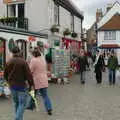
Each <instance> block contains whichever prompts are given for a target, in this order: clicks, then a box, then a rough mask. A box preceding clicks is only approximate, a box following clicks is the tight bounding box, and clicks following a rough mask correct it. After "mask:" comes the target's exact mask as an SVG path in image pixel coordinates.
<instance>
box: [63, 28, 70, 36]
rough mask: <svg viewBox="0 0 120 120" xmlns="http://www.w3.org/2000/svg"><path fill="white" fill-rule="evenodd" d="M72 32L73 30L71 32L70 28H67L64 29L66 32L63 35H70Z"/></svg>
mask: <svg viewBox="0 0 120 120" xmlns="http://www.w3.org/2000/svg"><path fill="white" fill-rule="evenodd" d="M70 34H71V32H70V30H69V29H68V28H66V29H65V30H64V32H63V35H64V36H66V35H70Z"/></svg>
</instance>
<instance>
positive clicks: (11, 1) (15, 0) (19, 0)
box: [3, 0, 25, 4]
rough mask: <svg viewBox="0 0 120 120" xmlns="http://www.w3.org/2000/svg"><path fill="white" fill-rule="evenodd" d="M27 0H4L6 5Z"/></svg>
mask: <svg viewBox="0 0 120 120" xmlns="http://www.w3.org/2000/svg"><path fill="white" fill-rule="evenodd" d="M24 1H25V0H3V2H4V3H6V4H8V3H14V2H24Z"/></svg>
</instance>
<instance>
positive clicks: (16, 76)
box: [4, 47, 34, 120]
mask: <svg viewBox="0 0 120 120" xmlns="http://www.w3.org/2000/svg"><path fill="white" fill-rule="evenodd" d="M20 53H21V52H20V49H19V48H18V47H14V48H13V49H12V54H13V57H12V58H11V59H10V60H9V61H8V62H7V63H6V66H5V71H4V77H5V79H6V80H7V81H8V84H9V87H10V90H11V94H12V96H13V102H14V107H15V120H23V115H24V110H25V104H26V99H27V89H28V87H29V89H33V85H34V84H33V78H32V74H31V71H30V69H29V65H28V64H27V62H26V61H25V60H24V59H23V58H21V56H20ZM28 85H29V86H28Z"/></svg>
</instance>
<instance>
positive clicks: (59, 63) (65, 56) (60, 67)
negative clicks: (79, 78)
mask: <svg viewBox="0 0 120 120" xmlns="http://www.w3.org/2000/svg"><path fill="white" fill-rule="evenodd" d="M52 61H53V67H52V73H53V74H54V75H55V77H57V78H65V77H68V74H69V69H70V51H69V50H64V49H60V48H58V49H56V48H55V49H53V50H52Z"/></svg>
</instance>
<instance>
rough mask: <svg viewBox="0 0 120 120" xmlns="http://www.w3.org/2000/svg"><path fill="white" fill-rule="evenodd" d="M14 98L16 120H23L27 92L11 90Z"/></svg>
mask: <svg viewBox="0 0 120 120" xmlns="http://www.w3.org/2000/svg"><path fill="white" fill-rule="evenodd" d="M11 93H12V96H13V102H14V106H15V120H23V114H24V110H25V104H26V98H27V91H26V90H24V91H17V90H13V89H11Z"/></svg>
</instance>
